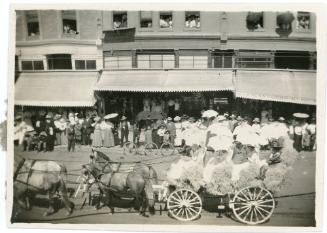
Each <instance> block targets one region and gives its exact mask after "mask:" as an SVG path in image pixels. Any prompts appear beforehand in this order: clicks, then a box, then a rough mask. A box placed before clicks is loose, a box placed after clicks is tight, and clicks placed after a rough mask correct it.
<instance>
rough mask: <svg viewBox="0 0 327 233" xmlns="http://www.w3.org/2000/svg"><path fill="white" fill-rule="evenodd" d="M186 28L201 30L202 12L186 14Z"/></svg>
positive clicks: (188, 12)
mask: <svg viewBox="0 0 327 233" xmlns="http://www.w3.org/2000/svg"><path fill="white" fill-rule="evenodd" d="M185 27H186V28H200V12H199V11H187V12H185Z"/></svg>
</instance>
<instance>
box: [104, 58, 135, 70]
mask: <svg viewBox="0 0 327 233" xmlns="http://www.w3.org/2000/svg"><path fill="white" fill-rule="evenodd" d="M104 67H105V68H108V69H131V68H132V57H131V56H112V57H108V56H105V57H104Z"/></svg>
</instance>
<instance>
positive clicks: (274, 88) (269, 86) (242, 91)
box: [235, 70, 317, 105]
mask: <svg viewBox="0 0 327 233" xmlns="http://www.w3.org/2000/svg"><path fill="white" fill-rule="evenodd" d="M316 80H317V79H316V72H313V71H258V70H256V71H252V70H238V71H237V73H236V88H235V92H236V97H239V98H248V99H256V100H268V101H279V102H288V103H297V104H309V105H315V104H316Z"/></svg>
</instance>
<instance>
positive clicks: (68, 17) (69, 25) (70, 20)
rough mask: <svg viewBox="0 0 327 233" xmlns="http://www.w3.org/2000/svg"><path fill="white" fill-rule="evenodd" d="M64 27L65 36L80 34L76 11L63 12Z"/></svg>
mask: <svg viewBox="0 0 327 233" xmlns="http://www.w3.org/2000/svg"><path fill="white" fill-rule="evenodd" d="M62 26H63V33H64V34H73V35H74V34H75V35H76V34H78V32H77V21H76V11H62Z"/></svg>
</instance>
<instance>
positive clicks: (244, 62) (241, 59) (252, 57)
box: [235, 51, 274, 68]
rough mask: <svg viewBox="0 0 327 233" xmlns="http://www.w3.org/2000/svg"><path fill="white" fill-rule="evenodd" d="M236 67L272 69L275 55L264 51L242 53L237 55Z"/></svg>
mask: <svg viewBox="0 0 327 233" xmlns="http://www.w3.org/2000/svg"><path fill="white" fill-rule="evenodd" d="M235 65H236V67H238V68H272V67H273V66H274V64H273V54H272V53H271V52H264V51H241V52H239V53H238V55H237V58H236V61H235Z"/></svg>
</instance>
